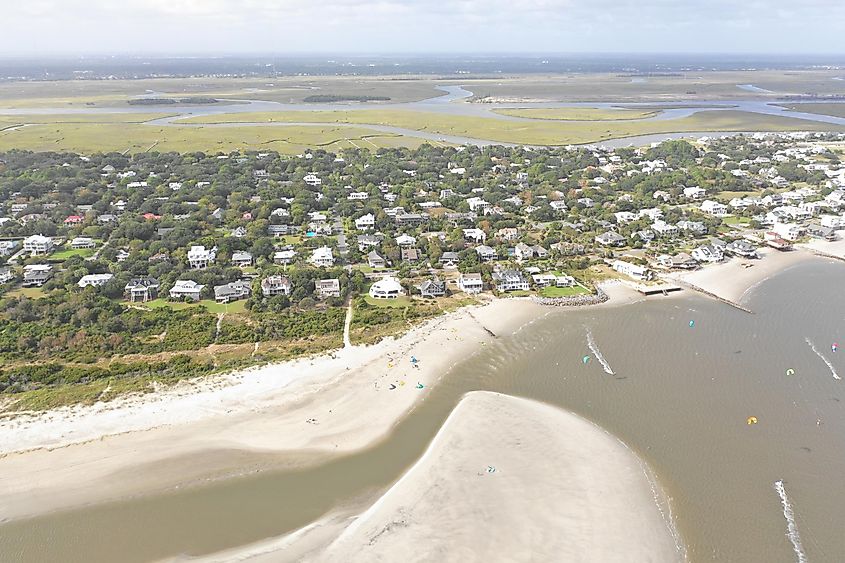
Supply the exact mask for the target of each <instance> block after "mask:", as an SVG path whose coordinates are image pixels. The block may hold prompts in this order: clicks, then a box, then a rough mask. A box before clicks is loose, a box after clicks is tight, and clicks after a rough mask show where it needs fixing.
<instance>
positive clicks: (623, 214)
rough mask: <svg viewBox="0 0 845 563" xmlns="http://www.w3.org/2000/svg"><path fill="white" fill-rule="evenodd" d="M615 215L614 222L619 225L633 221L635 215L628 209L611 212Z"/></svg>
mask: <svg viewBox="0 0 845 563" xmlns="http://www.w3.org/2000/svg"><path fill="white" fill-rule="evenodd" d="M613 216H614V217H616V222H617V223H618V224H620V225H624V224H625V223H630V222H631V221H634V220H635V219H636V218H637V216H636V215H634V214H633V213H631V212H630V211H617V212H616V213H614V214H613Z"/></svg>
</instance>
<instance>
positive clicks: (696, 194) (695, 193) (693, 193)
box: [684, 186, 707, 199]
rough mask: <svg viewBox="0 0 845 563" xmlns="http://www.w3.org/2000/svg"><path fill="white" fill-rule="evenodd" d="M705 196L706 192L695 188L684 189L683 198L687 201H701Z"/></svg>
mask: <svg viewBox="0 0 845 563" xmlns="http://www.w3.org/2000/svg"><path fill="white" fill-rule="evenodd" d="M706 194H707V191H706V190H704V189H703V188H699V187H697V186H693V187H690V188H684V197H685V198H687V199H703V198H704V196H705V195H706Z"/></svg>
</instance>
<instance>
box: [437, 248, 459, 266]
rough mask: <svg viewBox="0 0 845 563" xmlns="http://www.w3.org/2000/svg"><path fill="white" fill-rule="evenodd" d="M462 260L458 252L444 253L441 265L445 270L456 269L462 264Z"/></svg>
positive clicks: (441, 257)
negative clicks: (459, 263)
mask: <svg viewBox="0 0 845 563" xmlns="http://www.w3.org/2000/svg"><path fill="white" fill-rule="evenodd" d="M460 260H461V259H460V258H459V257H458V253H457V252H451V251H450V252H444V253H443V254H442V255H441V256H440V265H441V266H443V267H444V268H454V267H456V266H457V265H458V262H460Z"/></svg>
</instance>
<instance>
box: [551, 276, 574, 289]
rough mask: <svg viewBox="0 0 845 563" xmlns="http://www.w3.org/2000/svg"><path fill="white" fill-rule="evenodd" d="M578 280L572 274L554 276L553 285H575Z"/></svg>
mask: <svg viewBox="0 0 845 563" xmlns="http://www.w3.org/2000/svg"><path fill="white" fill-rule="evenodd" d="M576 285H578V282H577V281H576V280H575V278H573V277H572V276H556V277H555V287H575V286H576Z"/></svg>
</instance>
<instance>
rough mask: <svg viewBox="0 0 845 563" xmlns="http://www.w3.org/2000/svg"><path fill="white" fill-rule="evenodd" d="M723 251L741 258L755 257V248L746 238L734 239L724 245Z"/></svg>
mask: <svg viewBox="0 0 845 563" xmlns="http://www.w3.org/2000/svg"><path fill="white" fill-rule="evenodd" d="M725 252H727V253H728V254H733V255H734V256H739V257H741V258H757V249H756V248H755V247H754V245H753V244H751V243H750V242H748V241H747V240H742V239H740V240H735V241H733V242H729V243H728V244H727V246H725Z"/></svg>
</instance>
